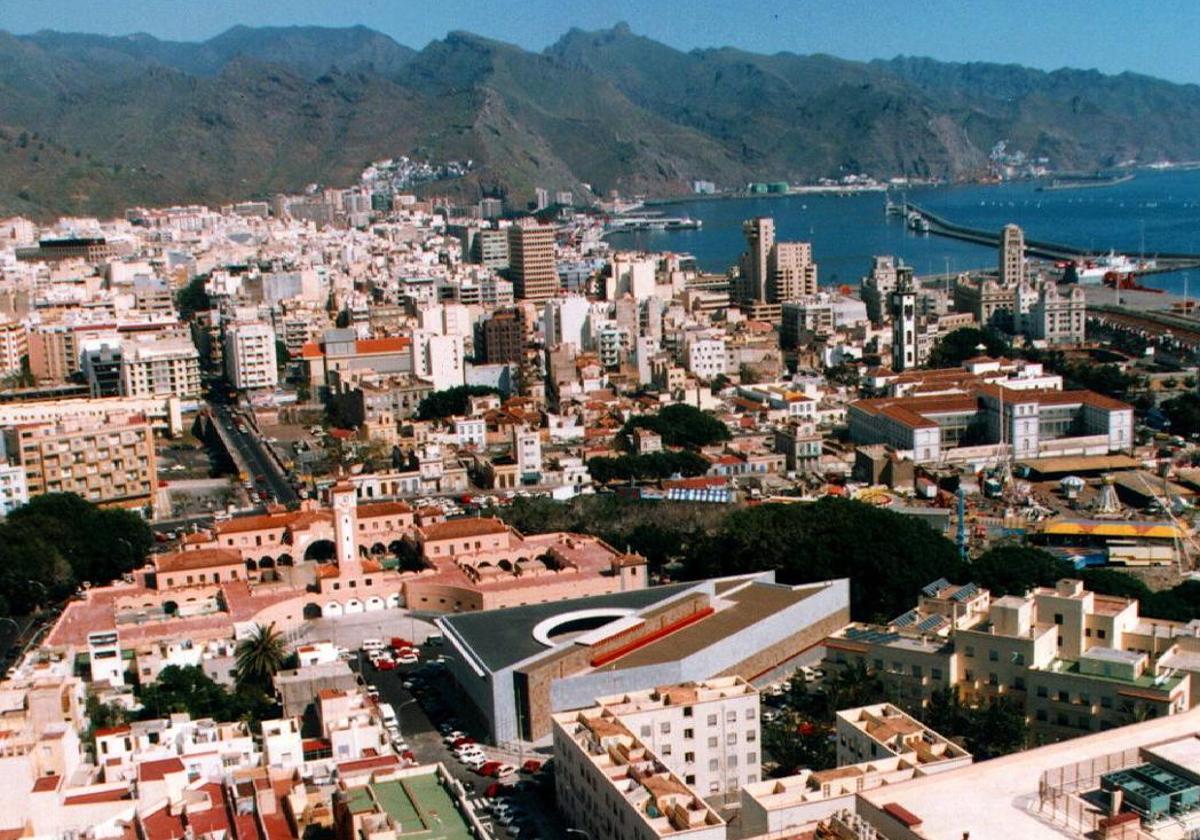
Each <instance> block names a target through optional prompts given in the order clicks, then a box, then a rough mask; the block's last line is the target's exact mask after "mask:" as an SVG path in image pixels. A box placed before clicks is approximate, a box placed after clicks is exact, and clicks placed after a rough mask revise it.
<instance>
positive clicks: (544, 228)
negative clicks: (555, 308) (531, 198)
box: [508, 219, 559, 301]
mask: <svg viewBox="0 0 1200 840" xmlns="http://www.w3.org/2000/svg"><path fill="white" fill-rule="evenodd" d="M508 265H509V273H510V275H511V277H512V281H513V294H514V295H515V296H516V298H517V299H518V300H534V301H542V300H548V299H550V298H552V297H554V295H555V294H556V293H557V292H558V285H559V284H558V268H557V267H556V266H555V263H554V228H553V227H552V226H551V225H545V224H540V223H538V222H536V221H534V220H532V219H530V220H525V221H523V222H521V223H520V224H515V225H513V226H512V227H510V228H509V229H508Z"/></svg>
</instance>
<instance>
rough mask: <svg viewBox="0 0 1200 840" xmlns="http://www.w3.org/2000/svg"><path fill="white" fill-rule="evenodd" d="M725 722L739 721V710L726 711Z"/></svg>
mask: <svg viewBox="0 0 1200 840" xmlns="http://www.w3.org/2000/svg"><path fill="white" fill-rule="evenodd" d="M725 722H726V723H737V712H726V713H725Z"/></svg>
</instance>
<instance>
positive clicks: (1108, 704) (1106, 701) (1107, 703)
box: [1100, 697, 1112, 709]
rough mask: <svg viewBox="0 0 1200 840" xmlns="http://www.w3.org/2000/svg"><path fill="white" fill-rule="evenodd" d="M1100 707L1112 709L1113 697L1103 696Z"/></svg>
mask: <svg viewBox="0 0 1200 840" xmlns="http://www.w3.org/2000/svg"><path fill="white" fill-rule="evenodd" d="M1100 708H1101V709H1111V708H1112V698H1111V697H1101V698H1100Z"/></svg>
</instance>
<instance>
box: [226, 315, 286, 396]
mask: <svg viewBox="0 0 1200 840" xmlns="http://www.w3.org/2000/svg"><path fill="white" fill-rule="evenodd" d="M225 374H226V375H227V376H228V377H229V381H230V383H231V384H232V385H233V387H234V388H237V389H238V390H239V391H240V390H247V391H251V390H259V389H263V388H274V387H275V386H276V385H277V384H279V369H278V362H277V360H276V356H275V330H273V329H271V327H270V326H269V325H267V324H260V323H243V324H230V325H229V326H228V327H226V329H225Z"/></svg>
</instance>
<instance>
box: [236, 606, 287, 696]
mask: <svg viewBox="0 0 1200 840" xmlns="http://www.w3.org/2000/svg"><path fill="white" fill-rule="evenodd" d="M285 655H286V651H285V649H284V641H283V634H282V633H280V632H278V631H277V630H276V629H275V622H273V621H272V622H271V624H270V625H269V626H267V627H263V626H262V625H261V624H257V625H255V627H254V630H252V631H251V633H250V635H249V636H247V637H246V638H244V639H242V641H241V642H239V643H238V646H237V681H238V685H246V684H253V685H259V686H267V685H269V684H270V682H271V678H272V677H274V676H275V674H276V673H277V672H278V671H279V668H280V667H281V666H282V665H283V659H284V656H285Z"/></svg>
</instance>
